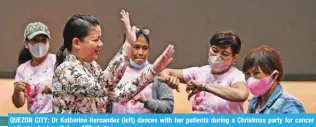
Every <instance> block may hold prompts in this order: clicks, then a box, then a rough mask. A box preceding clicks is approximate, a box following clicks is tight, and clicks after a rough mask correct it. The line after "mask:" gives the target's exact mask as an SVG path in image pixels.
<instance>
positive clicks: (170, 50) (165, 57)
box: [152, 44, 175, 73]
mask: <svg viewBox="0 0 316 127" xmlns="http://www.w3.org/2000/svg"><path fill="white" fill-rule="evenodd" d="M174 52H175V50H174V46H173V45H170V44H169V45H168V47H167V48H166V49H165V51H164V52H163V53H162V54H161V55H160V56H159V57H158V58H157V59H156V61H155V62H154V64H153V66H152V69H153V70H154V71H156V72H158V73H160V72H161V71H162V70H163V69H165V68H166V67H167V66H168V65H169V64H170V63H171V61H172V60H173V54H174Z"/></svg>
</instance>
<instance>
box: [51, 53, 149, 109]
mask: <svg viewBox="0 0 316 127" xmlns="http://www.w3.org/2000/svg"><path fill="white" fill-rule="evenodd" d="M128 65H129V58H128V57H127V55H126V53H125V52H124V50H123V48H121V49H120V51H119V52H118V53H117V54H116V55H115V56H114V58H113V59H112V60H111V61H110V63H109V65H108V67H107V68H106V69H105V70H104V71H102V69H101V67H100V66H99V65H98V64H97V63H96V62H95V61H93V62H92V63H86V62H82V61H80V59H79V58H77V57H75V56H74V55H71V54H68V55H67V56H66V58H65V61H64V62H63V63H62V64H60V65H59V66H58V67H57V68H56V70H55V74H54V77H53V112H54V113H105V112H106V104H107V102H108V100H111V101H114V102H126V101H129V100H130V99H132V98H133V97H134V96H135V95H137V94H138V93H139V92H140V91H141V90H143V89H144V88H145V87H146V86H147V85H148V84H150V83H152V82H153V80H154V76H155V72H154V71H153V70H152V69H151V68H148V69H147V70H145V71H144V72H143V73H142V74H141V75H140V76H138V77H137V78H135V79H133V80H131V81H129V82H126V83H119V81H120V79H121V77H122V75H123V74H124V72H125V70H126V67H127V66H128Z"/></svg>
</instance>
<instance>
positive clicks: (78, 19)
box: [56, 14, 100, 67]
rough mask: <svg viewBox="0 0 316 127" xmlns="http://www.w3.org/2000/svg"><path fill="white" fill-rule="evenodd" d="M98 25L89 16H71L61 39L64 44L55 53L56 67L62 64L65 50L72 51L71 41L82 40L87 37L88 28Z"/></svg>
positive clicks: (94, 19)
mask: <svg viewBox="0 0 316 127" xmlns="http://www.w3.org/2000/svg"><path fill="white" fill-rule="evenodd" d="M96 25H100V23H99V21H98V20H97V19H96V18H94V17H93V16H91V15H81V14H77V15H73V16H72V17H71V18H70V19H69V20H68V22H67V23H66V25H65V28H64V32H63V38H64V43H63V45H62V46H61V47H60V48H59V50H58V51H57V53H56V58H57V63H56V67H57V66H58V65H60V64H61V63H63V62H64V59H65V54H64V51H65V49H67V51H68V52H70V51H71V49H72V40H73V39H74V38H78V39H80V40H83V38H84V37H86V36H88V33H89V31H90V28H91V27H92V26H96Z"/></svg>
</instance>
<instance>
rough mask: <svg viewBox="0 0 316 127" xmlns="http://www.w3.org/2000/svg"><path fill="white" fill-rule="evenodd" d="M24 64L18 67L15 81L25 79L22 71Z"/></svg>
mask: <svg viewBox="0 0 316 127" xmlns="http://www.w3.org/2000/svg"><path fill="white" fill-rule="evenodd" d="M23 65H24V64H21V65H20V66H19V67H18V69H16V73H15V78H14V82H19V81H24V79H23V73H21V71H22V68H24V67H23Z"/></svg>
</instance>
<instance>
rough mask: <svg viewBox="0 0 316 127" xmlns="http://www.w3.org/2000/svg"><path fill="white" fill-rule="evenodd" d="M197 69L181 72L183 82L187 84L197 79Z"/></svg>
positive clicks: (187, 69) (192, 68)
mask: <svg viewBox="0 0 316 127" xmlns="http://www.w3.org/2000/svg"><path fill="white" fill-rule="evenodd" d="M198 69H199V67H191V68H186V69H183V70H182V73H183V79H184V81H185V82H189V81H190V80H191V79H193V80H195V79H196V77H197V72H198Z"/></svg>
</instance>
